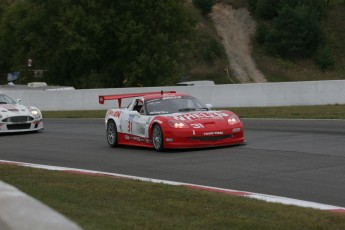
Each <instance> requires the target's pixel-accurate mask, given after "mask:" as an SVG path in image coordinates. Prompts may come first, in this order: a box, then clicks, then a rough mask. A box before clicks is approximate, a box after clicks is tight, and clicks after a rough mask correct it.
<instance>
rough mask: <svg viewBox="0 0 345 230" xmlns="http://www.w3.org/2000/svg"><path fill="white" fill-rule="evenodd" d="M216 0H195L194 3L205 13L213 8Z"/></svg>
mask: <svg viewBox="0 0 345 230" xmlns="http://www.w3.org/2000/svg"><path fill="white" fill-rule="evenodd" d="M214 4H215V0H193V5H194V6H195V7H197V8H199V9H200V10H201V11H202V13H203V14H208V13H210V12H211V10H212V6H213V5H214Z"/></svg>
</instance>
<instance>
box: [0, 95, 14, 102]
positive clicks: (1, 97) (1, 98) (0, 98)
mask: <svg viewBox="0 0 345 230" xmlns="http://www.w3.org/2000/svg"><path fill="white" fill-rule="evenodd" d="M0 104H16V102H15V101H14V100H12V99H11V98H9V97H8V96H6V95H4V94H0Z"/></svg>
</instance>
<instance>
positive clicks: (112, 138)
mask: <svg viewBox="0 0 345 230" xmlns="http://www.w3.org/2000/svg"><path fill="white" fill-rule="evenodd" d="M107 141H108V144H109V145H110V146H111V147H116V146H117V129H116V124H115V122H114V121H112V120H110V121H108V124H107Z"/></svg>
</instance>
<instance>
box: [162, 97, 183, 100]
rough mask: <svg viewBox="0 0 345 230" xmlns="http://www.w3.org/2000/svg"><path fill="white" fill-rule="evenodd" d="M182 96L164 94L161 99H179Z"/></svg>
mask: <svg viewBox="0 0 345 230" xmlns="http://www.w3.org/2000/svg"><path fill="white" fill-rule="evenodd" d="M179 98H182V97H181V96H166V97H163V100H170V99H179Z"/></svg>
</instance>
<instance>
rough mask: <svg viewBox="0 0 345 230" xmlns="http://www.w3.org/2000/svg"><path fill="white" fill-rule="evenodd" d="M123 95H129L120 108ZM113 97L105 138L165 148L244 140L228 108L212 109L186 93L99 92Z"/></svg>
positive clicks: (239, 124)
mask: <svg viewBox="0 0 345 230" xmlns="http://www.w3.org/2000/svg"><path fill="white" fill-rule="evenodd" d="M124 98H133V99H132V102H131V103H130V104H129V105H128V107H127V108H121V102H122V99H124ZM106 100H117V101H118V104H119V108H115V109H109V110H108V111H107V113H106V116H105V128H106V139H107V142H108V144H109V145H110V146H112V147H115V146H117V145H119V144H123V145H134V146H142V147H151V148H152V147H153V148H154V149H155V150H157V151H161V150H163V149H168V148H204V147H215V146H227V145H239V144H243V143H244V136H243V125H242V122H241V120H240V119H239V118H238V116H236V114H234V113H233V112H231V111H225V110H224V111H214V110H210V106H206V105H205V104H203V103H201V102H200V101H199V100H198V99H196V98H194V97H193V96H191V95H188V94H182V93H176V92H175V91H169V92H163V91H162V92H150V93H133V94H118V95H102V96H99V103H100V104H104V102H105V101H106Z"/></svg>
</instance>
